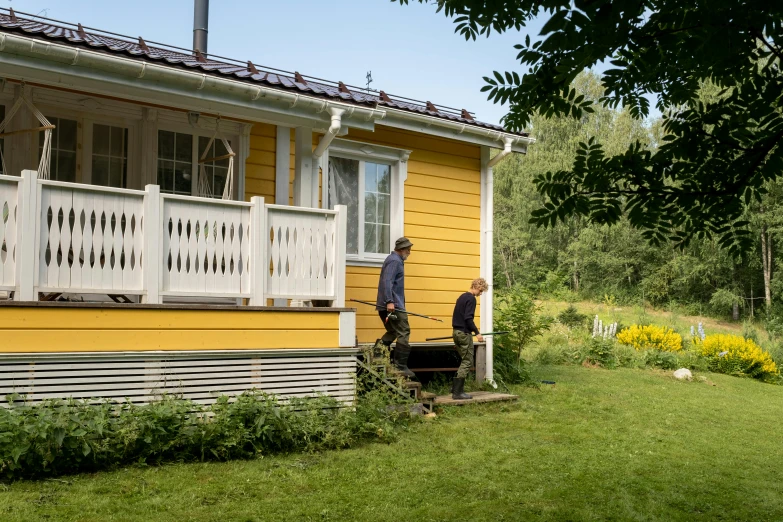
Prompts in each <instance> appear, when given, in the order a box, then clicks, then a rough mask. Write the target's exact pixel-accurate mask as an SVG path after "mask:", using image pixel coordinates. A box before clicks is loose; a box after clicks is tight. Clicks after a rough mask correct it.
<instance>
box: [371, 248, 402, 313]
mask: <svg viewBox="0 0 783 522" xmlns="http://www.w3.org/2000/svg"><path fill="white" fill-rule="evenodd" d="M388 303H394V307H395V308H402V309H403V310H404V309H405V261H403V260H402V256H400V254H398V253H397V252H392V253H391V254H389V255H388V256H387V257H386V260H385V261H384V262H383V268H381V277H380V280H379V281H378V300H377V301H376V303H375V304H377V305H378V306H379V307H380V308H378V310H386V305H387V304H388Z"/></svg>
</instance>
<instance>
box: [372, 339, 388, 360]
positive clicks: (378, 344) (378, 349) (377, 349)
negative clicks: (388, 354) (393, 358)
mask: <svg viewBox="0 0 783 522" xmlns="http://www.w3.org/2000/svg"><path fill="white" fill-rule="evenodd" d="M383 348H384V344H383V341H381V340H380V339H376V340H375V344H374V345H373V347H372V355H373V357H380V356H381V355H383ZM386 350H387V351H388V347H387V349H386Z"/></svg>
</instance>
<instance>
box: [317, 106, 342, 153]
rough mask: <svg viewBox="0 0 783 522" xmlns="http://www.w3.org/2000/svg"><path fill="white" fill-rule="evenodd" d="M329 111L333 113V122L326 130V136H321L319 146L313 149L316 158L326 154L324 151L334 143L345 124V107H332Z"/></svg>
mask: <svg viewBox="0 0 783 522" xmlns="http://www.w3.org/2000/svg"><path fill="white" fill-rule="evenodd" d="M329 113H330V114H331V115H332V124H331V125H329V129H328V130H327V131H326V134H324V137H323V138H321V141H319V142H318V146H317V147H316V148H315V150H314V151H313V156H315V157H316V158H320V157H321V156H323V155H324V151H325V150H326V148H327V147H328V146H329V145H330V144H331V143H332V140H334V138H335V137H336V136H337V134H338V133H339V132H340V129H341V128H342V126H343V123H342V117H343V114H345V109H338V108H336V107H330V108H329Z"/></svg>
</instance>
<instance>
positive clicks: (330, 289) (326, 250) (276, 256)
mask: <svg viewBox="0 0 783 522" xmlns="http://www.w3.org/2000/svg"><path fill="white" fill-rule="evenodd" d="M266 224H267V228H268V229H269V243H268V249H267V252H268V255H267V258H268V260H269V276H268V278H267V295H269V296H270V297H279V298H293V299H310V298H317V299H327V300H331V299H336V298H337V295H338V286H337V284H336V277H337V274H338V271H339V268H338V265H339V263H340V256H337V255H335V253H336V252H337V251H339V249H340V246H339V245H338V234H337V229H338V215H337V212H336V211H333V210H332V211H328V210H318V209H305V210H304V211H303V210H302V209H296V208H292V207H284V206H279V205H267V217H266ZM342 251H344V247H343V250H342ZM344 259H345V258H344V257H343V263H344Z"/></svg>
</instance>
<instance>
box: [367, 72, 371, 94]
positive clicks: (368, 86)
mask: <svg viewBox="0 0 783 522" xmlns="http://www.w3.org/2000/svg"><path fill="white" fill-rule="evenodd" d="M366 78H367V94H370V84H371V83H372V71H367V76H366Z"/></svg>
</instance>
